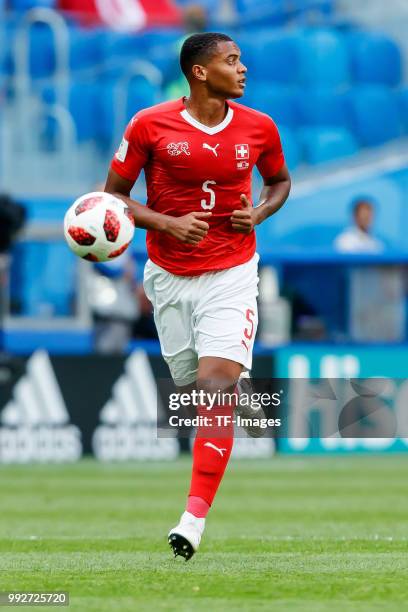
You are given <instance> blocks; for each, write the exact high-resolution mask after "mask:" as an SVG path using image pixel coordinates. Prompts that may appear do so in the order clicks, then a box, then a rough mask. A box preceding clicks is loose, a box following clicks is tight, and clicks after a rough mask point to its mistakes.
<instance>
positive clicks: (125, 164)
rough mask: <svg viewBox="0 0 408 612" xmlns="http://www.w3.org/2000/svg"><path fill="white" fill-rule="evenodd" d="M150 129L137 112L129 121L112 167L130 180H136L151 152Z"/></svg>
mask: <svg viewBox="0 0 408 612" xmlns="http://www.w3.org/2000/svg"><path fill="white" fill-rule="evenodd" d="M149 141H150V139H149V131H148V129H147V126H146V125H145V121H144V120H143V119H141V118H140V117H139V116H138V114H136V115H135V116H134V117H133V118H132V119H131V121H130V122H129V123H128V125H127V128H126V130H125V133H124V135H123V138H122V142H121V143H120V146H119V149H118V150H117V151H116V153H115V155H114V157H113V159H112V162H111V168H112V170H114V171H115V172H117V173H118V174H119V175H120V176H121V177H123V178H125V179H127V180H128V181H136V179H137V177H138V176H139V174H140V171H141V170H142V168H144V166H145V165H146V163H147V161H148V159H149V154H150V142H149Z"/></svg>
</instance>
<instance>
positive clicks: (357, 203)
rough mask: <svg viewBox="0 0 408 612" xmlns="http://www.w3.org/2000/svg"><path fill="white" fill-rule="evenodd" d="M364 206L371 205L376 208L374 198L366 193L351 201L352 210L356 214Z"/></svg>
mask: <svg viewBox="0 0 408 612" xmlns="http://www.w3.org/2000/svg"><path fill="white" fill-rule="evenodd" d="M362 206H369V207H370V208H374V202H373V198H372V197H370V196H364V195H362V196H358V197H357V198H354V199H353V201H352V202H351V211H352V213H353V215H354V216H356V214H357V213H358V211H359V209H360V208H361V207H362Z"/></svg>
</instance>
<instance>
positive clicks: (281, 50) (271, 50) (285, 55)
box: [237, 30, 298, 84]
mask: <svg viewBox="0 0 408 612" xmlns="http://www.w3.org/2000/svg"><path fill="white" fill-rule="evenodd" d="M237 43H238V45H239V46H240V49H241V59H242V62H243V63H244V64H245V65H246V67H247V68H248V79H249V80H250V81H251V80H252V79H255V80H257V81H264V82H265V81H267V82H268V83H270V82H275V81H276V82H277V83H286V84H290V83H294V82H296V79H297V70H298V51H297V49H298V48H297V40H296V35H295V34H294V33H292V32H291V33H288V32H282V31H277V32H273V31H270V30H268V31H264V30H261V31H260V32H258V33H256V34H254V33H249V34H248V33H246V34H241V35H239V36H237Z"/></svg>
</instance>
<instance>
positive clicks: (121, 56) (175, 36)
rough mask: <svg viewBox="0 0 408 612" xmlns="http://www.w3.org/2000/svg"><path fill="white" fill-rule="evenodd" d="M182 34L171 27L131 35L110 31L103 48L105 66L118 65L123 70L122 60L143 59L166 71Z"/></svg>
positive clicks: (176, 50) (175, 53)
mask: <svg viewBox="0 0 408 612" xmlns="http://www.w3.org/2000/svg"><path fill="white" fill-rule="evenodd" d="M182 35H183V34H182V32H180V31H179V30H175V29H173V28H172V29H170V30H169V29H162V30H157V29H154V30H148V31H145V32H142V33H137V34H132V35H130V34H119V33H117V32H110V33H108V34H107V35H106V38H105V45H104V49H103V57H104V62H105V66H107V67H111V66H115V65H120V67H121V71H122V72H123V60H127V61H134V60H144V61H150V62H152V63H153V64H154V65H155V66H156V67H157V68H158V69H159V70H161V71H162V72H163V73H166V71H167V70H168V67H169V66H170V65H171V63H172V62H173V61H174V58H175V57H176V56H177V53H178V47H177V43H178V42H179V41H180V40H181V38H182Z"/></svg>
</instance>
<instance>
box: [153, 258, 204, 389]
mask: <svg viewBox="0 0 408 612" xmlns="http://www.w3.org/2000/svg"><path fill="white" fill-rule="evenodd" d="M143 285H144V289H145V292H146V295H147V297H148V299H149V300H150V301H151V302H152V305H153V316H154V321H155V324H156V328H157V333H158V336H159V340H160V347H161V352H162V355H163V358H164V360H165V361H166V363H167V365H168V366H169V369H170V373H171V376H172V378H173V380H174V381H175V383H176V384H177V385H180V386H181V385H187V384H190V383H192V382H193V381H195V379H196V374H197V367H198V357H197V353H196V351H195V348H194V333H193V329H192V305H191V299H190V295H189V291H188V286H187V282H186V279H183V278H179V277H176V276H174V275H172V274H169V273H168V272H166V271H165V270H162V269H161V268H159V267H158V266H155V264H152V263H151V262H148V263H147V264H146V268H145V276H144V283H143Z"/></svg>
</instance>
